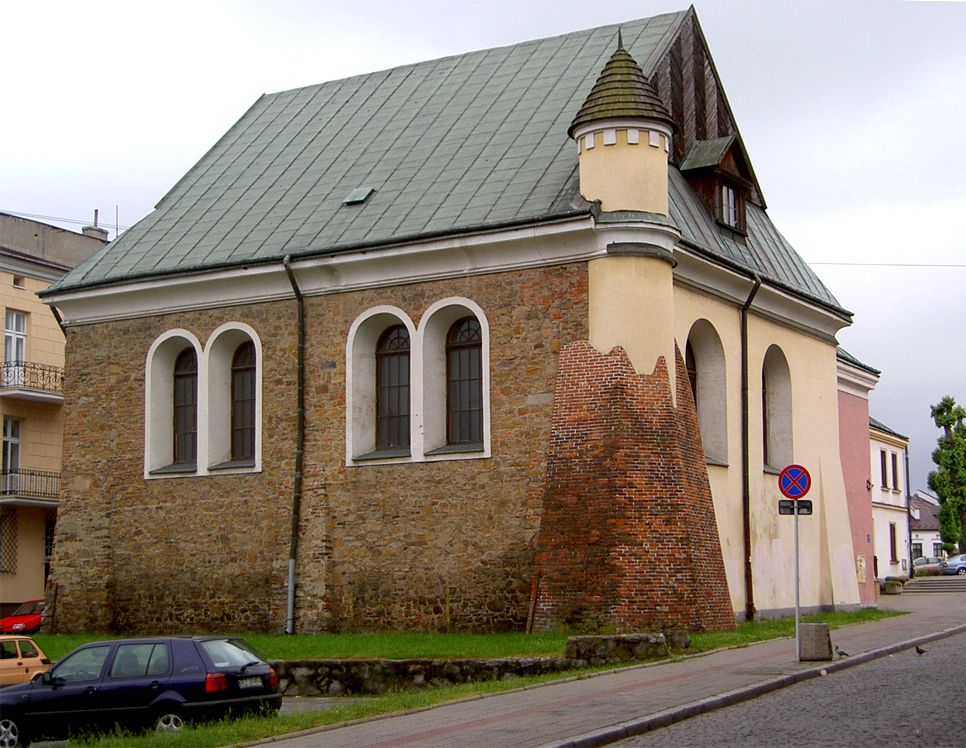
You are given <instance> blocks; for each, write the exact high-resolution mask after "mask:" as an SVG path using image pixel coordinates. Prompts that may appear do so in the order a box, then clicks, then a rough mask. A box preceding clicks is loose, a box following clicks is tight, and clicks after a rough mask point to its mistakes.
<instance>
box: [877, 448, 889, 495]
mask: <svg viewBox="0 0 966 748" xmlns="http://www.w3.org/2000/svg"><path fill="white" fill-rule="evenodd" d="M888 459H889V458H888V457H887V455H886V451H885V450H884V449H880V450H879V477H880V482H881V485H882V487H883V488H888V487H889V462H888Z"/></svg>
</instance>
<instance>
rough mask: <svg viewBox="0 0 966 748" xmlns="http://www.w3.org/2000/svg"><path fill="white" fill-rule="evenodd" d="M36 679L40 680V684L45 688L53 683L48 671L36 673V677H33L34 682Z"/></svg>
mask: <svg viewBox="0 0 966 748" xmlns="http://www.w3.org/2000/svg"><path fill="white" fill-rule="evenodd" d="M38 677H39V678H40V682H41V683H43V684H44V685H45V686H49V685H50V684H51V683H53V682H54V679H53V678H51V677H50V671H49V670H44V672H42V673H38V674H37V675H35V676H34V680H36V679H37V678H38Z"/></svg>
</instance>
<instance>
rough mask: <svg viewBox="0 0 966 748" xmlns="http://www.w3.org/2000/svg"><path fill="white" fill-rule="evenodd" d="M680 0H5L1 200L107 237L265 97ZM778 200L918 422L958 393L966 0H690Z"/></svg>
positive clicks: (965, 325)
mask: <svg viewBox="0 0 966 748" xmlns="http://www.w3.org/2000/svg"><path fill="white" fill-rule="evenodd" d="M686 3H687V0H678V2H674V1H673V0H672V1H665V0H637V1H636V2H631V1H630V0H606V2H601V3H592V2H587V0H579V1H578V0H553V2H546V3H545V2H520V1H519V0H487V1H486V2H475V1H473V0H471V1H470V2H462V3H457V2H453V1H452V0H430V1H422V0H409V1H408V2H391V3H390V2H384V1H383V0H369V1H368V2H359V3H348V2H344V0H343V1H341V2H329V1H328V0H318V1H317V2H310V1H309V0H273V2H271V3H266V2H262V1H261V0H236V1H235V2H229V1H228V0H222V1H217V0H194V1H193V2H185V1H183V0H169V1H168V2H165V3H161V4H158V3H140V2H130V0H125V1H123V2H108V1H106V0H90V1H89V2H85V3H78V2H76V0H71V1H69V2H68V1H65V0H45V1H44V2H16V3H5V4H4V7H3V9H2V10H0V21H2V25H3V28H4V30H5V33H4V60H5V69H6V71H7V73H8V74H7V75H5V76H4V88H5V101H6V104H5V106H4V108H3V116H2V117H0V211H4V212H11V213H17V214H20V215H25V216H27V217H31V218H37V219H38V220H45V221H47V222H49V223H56V224H58V225H62V226H65V227H66V228H73V229H75V230H77V229H79V227H80V225H81V224H82V223H83V222H85V221H87V222H89V221H90V220H91V219H92V217H93V212H94V210H95V209H98V210H99V212H100V223H101V225H106V226H109V227H110V228H111V229H112V231H111V235H112V236H113V235H114V231H113V228H114V225H115V222H117V223H118V224H119V225H120V227H121V230H123V229H124V227H126V226H130V225H132V224H133V223H135V222H136V221H137V220H139V219H140V218H142V217H143V216H144V215H146V214H147V213H148V212H149V211H150V210H151V209H152V207H153V206H154V204H155V203H156V202H157V201H158V200H159V199H160V198H161V196H162V195H163V194H164V193H165V192H166V191H167V190H168V189H169V188H170V187H171V186H172V185H174V183H175V182H176V181H177V180H178V178H179V177H181V175H182V174H184V173H185V172H186V171H187V170H188V169H189V168H190V167H191V166H192V165H193V164H194V163H195V162H196V161H197V160H198V159H199V158H200V157H201V156H202V154H204V152H205V151H206V150H207V149H208V148H209V147H210V146H211V145H212V144H214V142H215V141H216V140H217V139H218V138H219V137H220V136H221V135H222V134H223V133H224V132H225V131H226V130H227V129H228V128H229V127H230V126H231V125H232V124H233V123H234V122H235V120H237V119H238V118H239V117H240V116H241V115H242V113H243V112H244V111H245V110H246V109H247V108H248V107H249V106H250V105H251V104H252V102H254V100H255V99H256V98H257V97H258V96H259V94H261V93H264V92H273V91H279V90H284V89H289V88H296V87H298V86H303V85H309V84H313V83H318V82H321V81H324V80H332V79H336V78H342V77H345V76H348V75H353V74H357V73H366V72H371V71H374V70H380V69H384V68H388V67H394V66H396V65H401V64H405V63H410V62H417V61H420V60H427V59H432V58H435V57H441V56H445V55H451V54H459V53H462V52H466V51H470V50H473V49H482V48H487V47H494V46H502V45H506V44H512V43H515V42H519V41H524V40H527V39H534V38H539V37H544V36H553V35H556V34H560V33H564V32H568V31H574V30H577V29H582V28H590V27H593V26H600V25H604V24H609V23H618V22H620V21H624V20H629V19H634V18H642V17H645V16H650V15H654V14H657V13H662V12H666V11H674V10H681V9H684V8H686V7H687V5H686ZM695 6H696V9H697V12H698V17H699V19H700V21H701V25H702V28H703V30H704V33H705V36H706V37H707V39H708V43H709V45H710V47H711V53H712V55H713V57H714V60H715V64H716V66H717V68H718V72H719V74H720V75H721V78H722V80H723V83H724V87H725V91H726V92H727V95H728V99H729V101H730V103H731V106H732V109H733V110H734V112H735V116H736V117H737V120H738V124H739V127H740V129H741V132H742V136H743V138H744V141H745V145H746V146H747V148H748V150H749V153H750V156H751V159H752V162H753V164H754V167H755V171H756V174H757V176H758V178H759V181H760V182H761V184H762V188H763V190H764V193H765V198H766V200H767V202H768V206H769V213H770V214H771V216H772V219H773V220H774V221H775V223H776V224H777V225H778V227H779V228H780V229H781V230H782V231H783V232H784V233H785V235H786V236H787V237H788V238H789V239H790V240H791V242H792V244H793V245H794V246H795V247H796V248H797V249H798V251H799V253H800V254H801V255H802V256H803V257H804V258H805V260H806V261H807V262H809V263H810V264H812V266H813V267H814V268H815V270H816V271H817V272H818V274H819V275H820V276H821V277H822V279H823V280H824V281H825V282H826V284H827V285H828V287H829V288H830V289H831V290H832V292H833V293H834V294H835V295H836V296H837V297H838V299H839V301H840V302H841V303H842V305H843V306H845V307H846V308H848V309H850V310H851V311H853V312H854V313H855V322H854V324H853V326H852V327H851V328H849V329H846V330H844V331H843V332H842V333H841V335H840V342H841V343H842V345H843V346H845V347H846V348H847V349H848V350H849V351H851V352H852V353H853V354H855V355H856V356H858V357H859V358H860V359H862V360H863V361H865V362H867V363H868V364H870V365H872V366H874V367H875V368H877V369H880V370H881V371H882V378H881V380H880V383H879V386H878V387H877V389H876V390H875V392H874V393H873V396H872V415H873V416H875V417H876V418H878V419H879V420H881V421H883V422H885V423H886V424H887V425H888V426H890V427H891V428H893V429H894V430H896V431H899V432H901V433H903V434H906V435H908V436H909V437H910V438H911V440H912V442H911V460H912V470H911V476H912V477H911V487H912V489H913V490H916V489H917V488H920V487H925V482H926V474H927V472H928V471H929V469H930V468H931V459H930V455H931V452H932V450H933V448H934V446H935V440H936V436H937V435H938V432H937V430H936V429H935V428H934V426H933V424H932V422H931V420H930V418H929V405H930V404H931V403H935V402H938V401H939V399H940V398H941V397H942V396H943V395H945V394H950V395H953V396H954V397H956V398H957V400H959V401H960V402H966V238H964V236H966V232H964V231H962V230H960V229H961V224H962V223H963V221H964V219H966V169H964V167H966V156H964V154H966V145H964V138H963V134H964V129H966V126H964V123H966V42H964V39H966V3H964V2H918V1H912V0H909V1H904V2H898V1H892V0H875V1H862V2H860V1H858V0H855V1H851V0H836V1H835V2H820V1H816V0H808V1H807V2H806V1H805V0H800V1H796V2H791V1H787V2H778V1H773V2H761V1H759V2H752V1H751V0H747V1H743V2H737V1H735V2H731V1H729V0H695Z"/></svg>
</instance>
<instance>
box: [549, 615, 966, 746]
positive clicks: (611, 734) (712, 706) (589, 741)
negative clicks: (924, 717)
mask: <svg viewBox="0 0 966 748" xmlns="http://www.w3.org/2000/svg"><path fill="white" fill-rule="evenodd" d="M963 632H966V624H963V625H960V626H954V627H952V628H949V629H944V630H943V631H939V632H936V633H934V634H928V635H926V636H921V637H917V638H915V639H908V640H906V641H903V642H899V643H898V644H890V645H889V646H887V647H881V648H879V649H872V650H869V651H868V652H862V653H860V654H857V655H854V656H852V657H849V658H848V659H845V660H841V659H840V660H835V661H834V662H828V663H823V664H821V665H815V666H813V667H809V668H806V669H804V670H799V671H797V672H794V673H788V674H786V675H781V676H778V677H777V678H771V679H769V680H765V681H761V682H760V683H755V684H753V685H751V686H745V687H744V688H738V689H735V690H733V691H726V692H725V693H722V694H718V695H717V696H709V697H708V698H705V699H701V700H699V701H693V702H691V703H690V704H684V705H682V706H678V707H672V708H671V709H665V710H664V711H663V712H656V713H654V714H649V715H647V716H646V717H641V718H639V719H635V720H630V721H628V722H621V723H619V724H616V725H611V726H610V727H604V728H601V729H599V730H594V731H593V732H588V733H584V734H583V735H578V736H576V737H573V738H569V739H568V740H565V741H563V742H559V743H546V744H544V745H543V746H541V748H594V746H602V745H609V744H610V743H615V742H617V741H618V740H625V739H627V738H630V737H634V736H635V735H643V734H644V733H646V732H650V731H651V730H657V729H660V728H662V727H668V726H669V725H672V724H674V723H676V722H682V721H683V720H686V719H689V718H691V717H696V716H698V715H699V714H706V713H708V712H713V711H715V710H716V709H721V708H723V707H726V706H732V705H734V704H739V703H741V702H743V701H748V700H750V699H754V698H756V697H758V696H762V695H764V694H766V693H770V692H772V691H777V690H778V689H780V688H785V687H786V686H793V685H795V684H796V683H801V682H802V681H806V680H811V679H812V678H820V677H822V676H825V675H828V674H829V673H834V672H837V671H839V670H845V669H846V668H850V667H854V666H855V665H861V664H862V663H864V662H869V661H871V660H875V659H878V658H880V657H887V656H888V655H891V654H895V653H896V652H901V651H903V650H906V649H912V648H913V647H915V646H916V645H917V644H926V643H927V642H931V641H936V640H937V639H945V638H946V637H949V636H955V635H956V634H961V633H963Z"/></svg>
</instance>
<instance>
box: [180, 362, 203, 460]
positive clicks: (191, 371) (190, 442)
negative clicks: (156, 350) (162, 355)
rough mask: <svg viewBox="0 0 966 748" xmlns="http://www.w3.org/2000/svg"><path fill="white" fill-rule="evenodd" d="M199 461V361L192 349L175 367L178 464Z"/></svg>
mask: <svg viewBox="0 0 966 748" xmlns="http://www.w3.org/2000/svg"><path fill="white" fill-rule="evenodd" d="M197 459H198V357H197V356H196V355H195V352H194V349H192V348H188V349H187V350H185V351H183V352H182V353H181V355H179V356H178V358H177V360H176V361H175V363H174V463H175V464H176V465H194V464H195V462H196V461H197Z"/></svg>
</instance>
